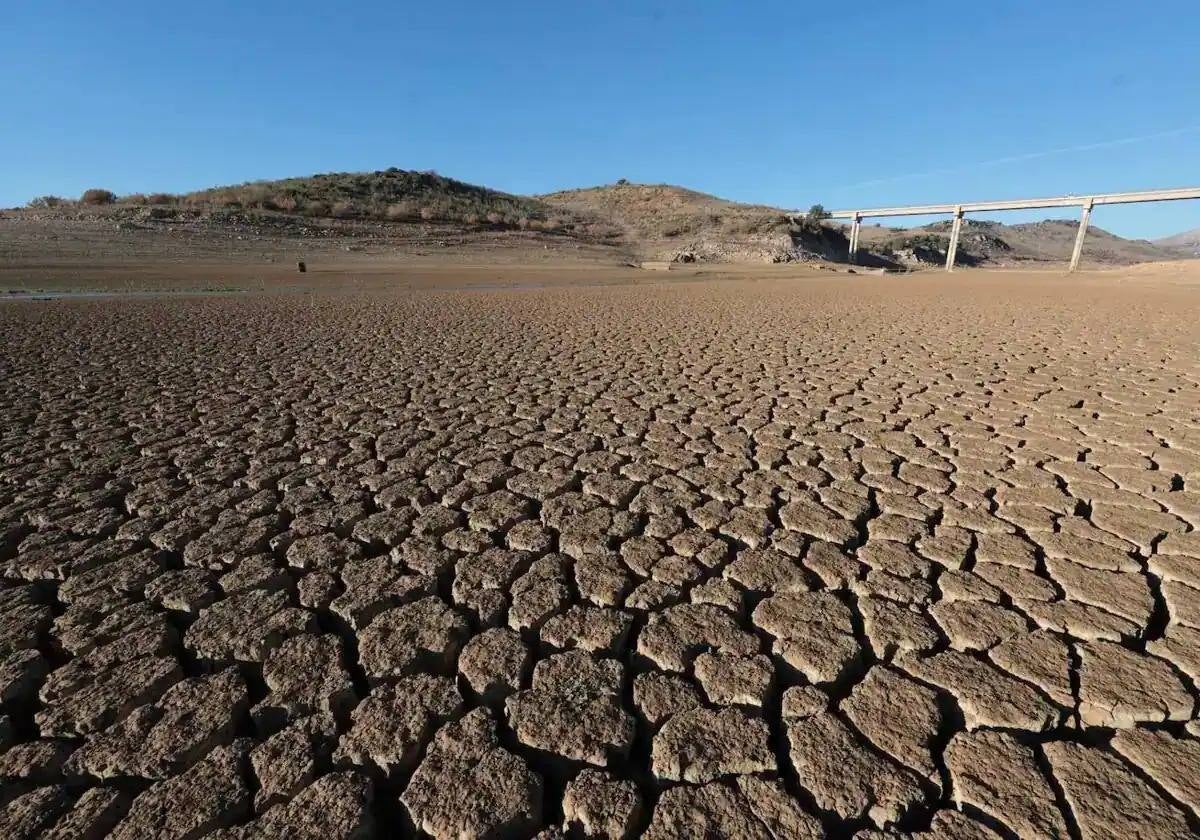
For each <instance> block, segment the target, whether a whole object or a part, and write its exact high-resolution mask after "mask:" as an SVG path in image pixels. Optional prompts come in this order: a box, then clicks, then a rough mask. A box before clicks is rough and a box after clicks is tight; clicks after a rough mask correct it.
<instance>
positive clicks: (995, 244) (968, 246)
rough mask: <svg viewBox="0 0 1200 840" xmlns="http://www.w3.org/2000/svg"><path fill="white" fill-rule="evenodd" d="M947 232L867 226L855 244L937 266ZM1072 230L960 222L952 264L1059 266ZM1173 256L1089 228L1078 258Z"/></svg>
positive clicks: (1122, 261)
mask: <svg viewBox="0 0 1200 840" xmlns="http://www.w3.org/2000/svg"><path fill="white" fill-rule="evenodd" d="M950 227H951V222H950V221H948V220H947V221H938V222H933V223H932V224H928V225H923V226H921V227H916V228H890V227H888V228H884V227H879V226H868V227H865V228H863V235H862V239H861V241H862V244H863V246H864V247H865V248H867V249H868V250H869V251H870V252H872V253H874V254H877V255H879V256H881V257H885V258H886V257H890V258H892V259H895V260H897V261H899V262H901V263H903V264H914V263H923V262H940V261H943V260H944V259H945V256H946V248H947V246H948V244H949V241H950ZM1078 230H1079V223H1078V222H1076V221H1073V220H1064V219H1047V220H1045V221H1041V222H1028V223H1022V224H1015V225H1005V224H1002V223H1000V222H994V221H982V220H976V219H970V218H968V219H966V220H965V221H964V223H963V230H962V234H961V239H960V240H959V250H958V259H959V260H960V261H962V263H963V264H965V265H992V266H1014V265H1020V264H1023V263H1036V262H1056V263H1057V262H1062V261H1065V260H1068V259H1070V256H1071V251H1072V249H1073V248H1074V247H1075V236H1076V234H1077V232H1078ZM1179 256H1180V255H1179V254H1178V253H1176V252H1173V251H1171V250H1170V249H1168V248H1164V247H1162V246H1160V245H1157V244H1155V243H1152V242H1147V241H1145V240H1135V239H1124V238H1123V237H1120V236H1117V235H1115V234H1113V233H1109V232H1108V231H1106V230H1104V229H1103V228H1099V227H1096V226H1095V225H1091V226H1090V227H1089V228H1088V234H1087V239H1085V240H1084V248H1083V258H1084V260H1085V262H1088V263H1091V264H1101V265H1132V264H1134V263H1139V262H1149V261H1157V260H1170V259H1177V258H1178V257H1179Z"/></svg>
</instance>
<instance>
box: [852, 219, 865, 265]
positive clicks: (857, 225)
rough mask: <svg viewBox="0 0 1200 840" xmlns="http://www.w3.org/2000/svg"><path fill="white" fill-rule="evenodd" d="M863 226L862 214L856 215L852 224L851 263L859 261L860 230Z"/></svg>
mask: <svg viewBox="0 0 1200 840" xmlns="http://www.w3.org/2000/svg"><path fill="white" fill-rule="evenodd" d="M860 228H862V216H860V215H858V214H857V213H856V214H855V215H854V224H852V225H851V226H850V264H851V265H854V264H855V263H856V262H858V232H859V229H860Z"/></svg>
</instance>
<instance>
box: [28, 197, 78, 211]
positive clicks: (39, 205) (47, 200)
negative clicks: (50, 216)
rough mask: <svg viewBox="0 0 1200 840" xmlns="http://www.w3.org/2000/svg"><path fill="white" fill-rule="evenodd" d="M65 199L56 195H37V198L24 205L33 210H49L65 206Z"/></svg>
mask: <svg viewBox="0 0 1200 840" xmlns="http://www.w3.org/2000/svg"><path fill="white" fill-rule="evenodd" d="M67 203H68V201H67V199H65V198H62V197H61V196H57V195H39V196H38V197H37V198H34V199H31V200H30V202H29V204H28V205H26V206H28V207H30V208H32V209H34V210H49V209H50V208H52V207H62V206H63V205H64V204H67Z"/></svg>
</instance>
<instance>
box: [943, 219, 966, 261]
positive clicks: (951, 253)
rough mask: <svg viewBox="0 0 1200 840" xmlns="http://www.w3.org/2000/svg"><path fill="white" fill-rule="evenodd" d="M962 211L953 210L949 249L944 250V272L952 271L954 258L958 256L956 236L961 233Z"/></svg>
mask: <svg viewBox="0 0 1200 840" xmlns="http://www.w3.org/2000/svg"><path fill="white" fill-rule="evenodd" d="M962 222H963V209H962V208H961V207H956V208H954V224H952V225H951V226H950V247H949V248H947V249H946V270H947V271H953V270H954V257H955V256H956V255H957V254H958V235H959V234H960V233H962Z"/></svg>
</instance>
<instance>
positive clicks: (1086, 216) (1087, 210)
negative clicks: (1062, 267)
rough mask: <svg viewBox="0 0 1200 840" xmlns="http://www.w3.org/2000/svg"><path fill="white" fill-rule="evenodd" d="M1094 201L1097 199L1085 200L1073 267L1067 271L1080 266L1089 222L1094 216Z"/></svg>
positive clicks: (1072, 262) (1072, 253) (1073, 253)
mask: <svg viewBox="0 0 1200 840" xmlns="http://www.w3.org/2000/svg"><path fill="white" fill-rule="evenodd" d="M1093 203H1095V200H1094V199H1091V198H1089V199H1088V200H1087V201H1085V202H1083V213H1082V214H1081V215H1080V216H1079V232H1078V233H1077V234H1075V250H1074V251H1072V252H1071V267H1070V268H1068V269H1067V271H1074V270H1075V269H1077V268H1079V258H1080V257H1082V256H1083V240H1084V239H1085V238H1086V237H1087V229H1088V222H1090V221H1091V218H1092V204H1093Z"/></svg>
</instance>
